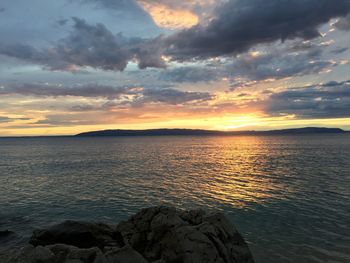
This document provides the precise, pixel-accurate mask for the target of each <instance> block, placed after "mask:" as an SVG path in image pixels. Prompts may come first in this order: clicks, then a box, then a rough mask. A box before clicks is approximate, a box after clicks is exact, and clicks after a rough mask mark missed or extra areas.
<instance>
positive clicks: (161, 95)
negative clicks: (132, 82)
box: [136, 89, 213, 105]
mask: <svg viewBox="0 0 350 263" xmlns="http://www.w3.org/2000/svg"><path fill="white" fill-rule="evenodd" d="M211 99H213V95H211V94H210V93H207V92H190V91H180V90H176V89H146V90H144V92H143V97H142V98H141V99H140V100H139V101H136V102H142V103H149V102H160V103H164V104H173V105H177V104H185V103H188V102H195V101H208V100H211Z"/></svg>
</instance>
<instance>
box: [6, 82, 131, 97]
mask: <svg viewBox="0 0 350 263" xmlns="http://www.w3.org/2000/svg"><path fill="white" fill-rule="evenodd" d="M135 89H137V88H135V87H113V86H103V85H84V86H61V85H52V84H12V85H7V86H4V87H3V88H2V89H0V94H1V95H22V96H36V97H60V96H73V97H87V98H89V97H91V98H93V97H102V98H110V99H115V98H119V97H120V96H122V95H126V94H133V93H135Z"/></svg>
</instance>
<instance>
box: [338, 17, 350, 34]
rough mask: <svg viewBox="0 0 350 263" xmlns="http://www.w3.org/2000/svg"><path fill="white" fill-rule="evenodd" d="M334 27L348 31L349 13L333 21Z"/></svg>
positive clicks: (349, 24) (349, 23)
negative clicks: (335, 21)
mask: <svg viewBox="0 0 350 263" xmlns="http://www.w3.org/2000/svg"><path fill="white" fill-rule="evenodd" d="M335 27H336V28H338V29H340V30H343V31H350V15H348V16H346V17H342V18H340V19H339V20H338V22H337V23H335Z"/></svg>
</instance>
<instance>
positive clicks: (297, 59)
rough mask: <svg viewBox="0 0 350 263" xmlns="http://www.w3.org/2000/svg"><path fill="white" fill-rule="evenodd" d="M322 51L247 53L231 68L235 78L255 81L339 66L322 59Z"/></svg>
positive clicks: (311, 72) (312, 49)
mask: <svg viewBox="0 0 350 263" xmlns="http://www.w3.org/2000/svg"><path fill="white" fill-rule="evenodd" d="M322 51H323V49H321V48H320V47H312V48H308V49H305V50H302V49H300V50H299V51H298V52H290V51H288V50H286V49H274V51H273V52H270V53H261V54H257V55H255V54H250V53H246V54H243V55H240V56H239V57H238V58H237V59H236V60H235V61H234V62H233V64H232V66H230V68H231V71H233V75H234V76H236V77H239V78H240V79H241V78H245V79H248V80H254V81H260V80H265V79H271V78H272V79H283V78H286V77H293V76H303V75H308V74H317V73H320V72H322V71H324V70H327V69H330V68H331V67H334V66H336V65H337V63H335V62H334V61H328V60H322V59H320V57H321V55H322ZM237 84H240V83H237Z"/></svg>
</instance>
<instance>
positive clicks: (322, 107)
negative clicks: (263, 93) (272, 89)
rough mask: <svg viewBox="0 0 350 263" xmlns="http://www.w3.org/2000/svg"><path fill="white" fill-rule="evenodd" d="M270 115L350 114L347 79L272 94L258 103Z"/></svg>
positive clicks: (349, 85) (349, 89)
mask: <svg viewBox="0 0 350 263" xmlns="http://www.w3.org/2000/svg"><path fill="white" fill-rule="evenodd" d="M262 103H263V104H264V108H265V111H266V113H268V114H271V115H274V116H275V115H296V116H297V117H298V118H343V117H350V81H344V82H334V81H333V82H329V83H326V84H320V85H314V86H307V87H301V88H295V89H289V90H286V91H282V92H277V93H274V94H272V95H271V96H270V97H269V99H268V100H267V101H263V102H262Z"/></svg>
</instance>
